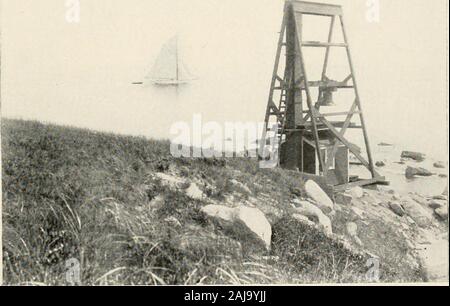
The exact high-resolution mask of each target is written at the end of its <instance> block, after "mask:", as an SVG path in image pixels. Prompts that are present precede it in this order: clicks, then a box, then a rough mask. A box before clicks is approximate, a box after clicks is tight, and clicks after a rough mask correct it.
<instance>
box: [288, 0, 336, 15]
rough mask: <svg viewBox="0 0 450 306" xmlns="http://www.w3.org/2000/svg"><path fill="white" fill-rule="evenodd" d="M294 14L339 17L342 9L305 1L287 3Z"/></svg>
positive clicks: (292, 0) (293, 0)
mask: <svg viewBox="0 0 450 306" xmlns="http://www.w3.org/2000/svg"><path fill="white" fill-rule="evenodd" d="M288 2H289V3H290V4H291V5H292V8H293V9H294V11H295V12H298V13H302V14H308V15H320V16H336V15H338V16H340V15H342V7H341V6H339V5H332V4H323V3H315V2H305V1H295V0H291V1H288Z"/></svg>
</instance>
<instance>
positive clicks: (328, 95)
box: [319, 90, 335, 106]
mask: <svg viewBox="0 0 450 306" xmlns="http://www.w3.org/2000/svg"><path fill="white" fill-rule="evenodd" d="M319 105H320V106H335V104H334V102H333V91H331V90H325V91H324V92H323V94H322V97H321V99H320V101H319Z"/></svg>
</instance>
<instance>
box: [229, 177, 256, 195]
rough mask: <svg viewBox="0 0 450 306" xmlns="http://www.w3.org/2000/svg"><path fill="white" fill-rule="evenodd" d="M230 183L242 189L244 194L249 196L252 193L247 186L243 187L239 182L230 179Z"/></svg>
mask: <svg viewBox="0 0 450 306" xmlns="http://www.w3.org/2000/svg"><path fill="white" fill-rule="evenodd" d="M230 183H232V184H233V185H235V186H237V187H238V188H240V189H242V190H243V191H244V192H246V193H247V194H251V193H252V191H251V190H250V188H248V187H247V186H245V185H244V184H242V183H241V182H239V181H237V180H235V179H232V180H231V181H230Z"/></svg>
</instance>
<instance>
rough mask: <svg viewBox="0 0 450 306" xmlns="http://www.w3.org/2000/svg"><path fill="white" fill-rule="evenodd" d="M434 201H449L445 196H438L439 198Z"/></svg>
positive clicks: (434, 198)
mask: <svg viewBox="0 0 450 306" xmlns="http://www.w3.org/2000/svg"><path fill="white" fill-rule="evenodd" d="M433 200H441V201H447V196H445V195H437V196H434V197H433Z"/></svg>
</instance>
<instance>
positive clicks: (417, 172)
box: [405, 166, 433, 178]
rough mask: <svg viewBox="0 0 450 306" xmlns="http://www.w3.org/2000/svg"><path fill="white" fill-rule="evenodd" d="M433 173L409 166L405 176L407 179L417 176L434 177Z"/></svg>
mask: <svg viewBox="0 0 450 306" xmlns="http://www.w3.org/2000/svg"><path fill="white" fill-rule="evenodd" d="M432 175H433V173H431V172H430V171H428V170H427V169H424V168H414V167H410V166H408V168H406V171H405V176H406V177H407V178H413V177H415V176H432Z"/></svg>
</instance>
